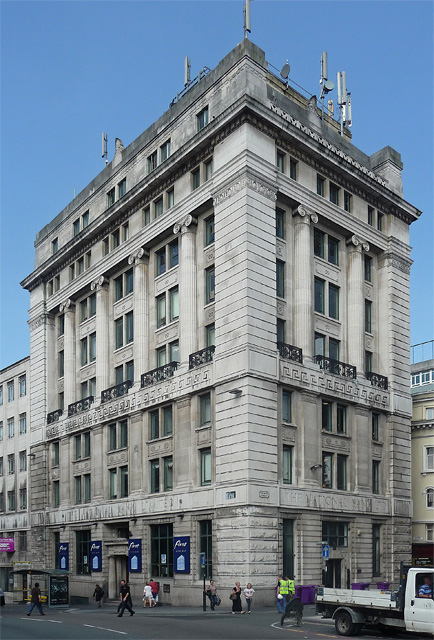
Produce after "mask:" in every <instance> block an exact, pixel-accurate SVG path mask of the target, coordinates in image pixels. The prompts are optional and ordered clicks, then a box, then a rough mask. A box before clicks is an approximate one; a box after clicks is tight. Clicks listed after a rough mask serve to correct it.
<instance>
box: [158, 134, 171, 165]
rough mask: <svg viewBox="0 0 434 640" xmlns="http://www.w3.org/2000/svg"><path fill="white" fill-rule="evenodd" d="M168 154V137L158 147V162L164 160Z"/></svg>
mask: <svg viewBox="0 0 434 640" xmlns="http://www.w3.org/2000/svg"><path fill="white" fill-rule="evenodd" d="M169 156H170V139H169V140H166V142H165V143H164V144H162V145H161V147H160V162H164V161H165V160H167V158H168V157H169Z"/></svg>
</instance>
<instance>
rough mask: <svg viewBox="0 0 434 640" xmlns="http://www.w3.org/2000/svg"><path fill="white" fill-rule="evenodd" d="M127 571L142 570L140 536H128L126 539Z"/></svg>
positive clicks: (136, 571)
mask: <svg viewBox="0 0 434 640" xmlns="http://www.w3.org/2000/svg"><path fill="white" fill-rule="evenodd" d="M128 571H129V572H130V573H141V571H142V541H141V539H140V538H134V539H133V538H130V540H129V541H128Z"/></svg>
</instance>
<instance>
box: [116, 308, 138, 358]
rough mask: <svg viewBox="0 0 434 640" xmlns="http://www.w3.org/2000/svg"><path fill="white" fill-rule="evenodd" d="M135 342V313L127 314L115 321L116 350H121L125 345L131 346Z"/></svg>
mask: <svg viewBox="0 0 434 640" xmlns="http://www.w3.org/2000/svg"><path fill="white" fill-rule="evenodd" d="M133 340H134V317H133V312H132V311H130V312H129V313H127V314H125V316H121V317H120V318H117V319H116V320H115V348H116V349H120V348H121V347H123V346H124V344H130V343H131V342H133Z"/></svg>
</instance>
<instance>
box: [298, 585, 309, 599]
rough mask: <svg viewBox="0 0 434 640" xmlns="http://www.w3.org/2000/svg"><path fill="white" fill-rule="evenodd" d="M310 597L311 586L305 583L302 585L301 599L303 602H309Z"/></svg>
mask: <svg viewBox="0 0 434 640" xmlns="http://www.w3.org/2000/svg"><path fill="white" fill-rule="evenodd" d="M309 598H310V586H309V585H307V584H303V585H302V586H301V598H300V599H301V601H302V603H303V604H309Z"/></svg>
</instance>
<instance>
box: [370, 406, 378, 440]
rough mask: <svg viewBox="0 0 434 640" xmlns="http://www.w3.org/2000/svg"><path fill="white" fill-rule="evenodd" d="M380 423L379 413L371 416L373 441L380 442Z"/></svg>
mask: <svg viewBox="0 0 434 640" xmlns="http://www.w3.org/2000/svg"><path fill="white" fill-rule="evenodd" d="M378 423H379V414H378V413H373V414H372V416H371V425H372V439H373V440H376V441H378V440H379V430H378Z"/></svg>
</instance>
